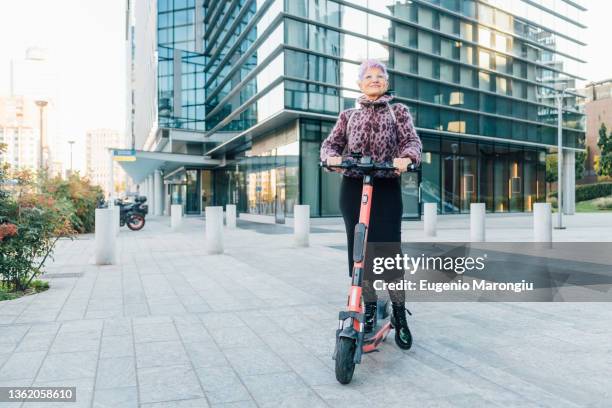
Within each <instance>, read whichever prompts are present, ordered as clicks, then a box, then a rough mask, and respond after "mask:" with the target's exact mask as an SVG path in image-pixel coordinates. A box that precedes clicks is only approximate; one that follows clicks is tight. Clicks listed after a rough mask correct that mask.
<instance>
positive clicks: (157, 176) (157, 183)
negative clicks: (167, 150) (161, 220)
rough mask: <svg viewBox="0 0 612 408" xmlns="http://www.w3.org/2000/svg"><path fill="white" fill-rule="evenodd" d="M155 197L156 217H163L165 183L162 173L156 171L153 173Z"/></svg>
mask: <svg viewBox="0 0 612 408" xmlns="http://www.w3.org/2000/svg"><path fill="white" fill-rule="evenodd" d="M153 183H154V184H153V190H154V192H153V195H154V196H155V215H162V211H163V209H164V181H163V180H162V176H161V171H160V170H155V173H153Z"/></svg>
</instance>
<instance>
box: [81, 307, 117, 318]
mask: <svg viewBox="0 0 612 408" xmlns="http://www.w3.org/2000/svg"><path fill="white" fill-rule="evenodd" d="M120 317H123V310H122V309H113V310H88V311H87V313H86V314H85V319H117V318H120Z"/></svg>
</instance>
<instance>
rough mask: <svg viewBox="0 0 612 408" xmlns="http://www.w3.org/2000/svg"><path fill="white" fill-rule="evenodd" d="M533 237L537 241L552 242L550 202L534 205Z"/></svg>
mask: <svg viewBox="0 0 612 408" xmlns="http://www.w3.org/2000/svg"><path fill="white" fill-rule="evenodd" d="M533 238H534V241H535V242H552V212H551V207H550V203H535V204H534V205H533Z"/></svg>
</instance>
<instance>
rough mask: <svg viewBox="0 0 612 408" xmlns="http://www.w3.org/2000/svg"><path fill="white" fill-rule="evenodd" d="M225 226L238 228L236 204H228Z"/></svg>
mask: <svg viewBox="0 0 612 408" xmlns="http://www.w3.org/2000/svg"><path fill="white" fill-rule="evenodd" d="M225 224H226V225H227V228H230V229H234V228H236V206H235V205H234V204H227V205H226V206H225Z"/></svg>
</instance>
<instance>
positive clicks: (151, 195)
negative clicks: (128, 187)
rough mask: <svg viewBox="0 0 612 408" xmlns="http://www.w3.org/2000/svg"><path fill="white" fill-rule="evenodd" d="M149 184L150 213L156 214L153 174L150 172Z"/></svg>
mask: <svg viewBox="0 0 612 408" xmlns="http://www.w3.org/2000/svg"><path fill="white" fill-rule="evenodd" d="M147 185H148V190H149V196H148V197H147V198H148V201H149V214H150V215H155V194H154V191H153V175H152V174H149V175H148V176H147Z"/></svg>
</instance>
